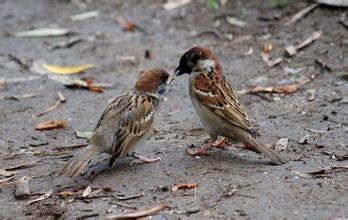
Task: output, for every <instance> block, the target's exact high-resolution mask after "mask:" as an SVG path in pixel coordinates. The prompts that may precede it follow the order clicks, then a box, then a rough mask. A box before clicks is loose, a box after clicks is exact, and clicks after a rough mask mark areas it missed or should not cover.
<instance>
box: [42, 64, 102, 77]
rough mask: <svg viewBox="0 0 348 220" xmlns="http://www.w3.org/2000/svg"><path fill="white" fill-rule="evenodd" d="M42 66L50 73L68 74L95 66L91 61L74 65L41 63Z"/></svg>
mask: <svg viewBox="0 0 348 220" xmlns="http://www.w3.org/2000/svg"><path fill="white" fill-rule="evenodd" d="M42 67H43V68H44V69H46V70H47V71H48V72H50V73H54V74H59V75H68V74H75V73H82V72H84V71H86V70H88V69H91V68H93V67H95V65H94V64H91V63H87V64H81V65H76V66H54V65H48V64H46V63H43V64H42Z"/></svg>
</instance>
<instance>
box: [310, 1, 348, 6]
mask: <svg viewBox="0 0 348 220" xmlns="http://www.w3.org/2000/svg"><path fill="white" fill-rule="evenodd" d="M316 2H318V3H320V4H325V5H330V6H337V7H348V1H347V0H316Z"/></svg>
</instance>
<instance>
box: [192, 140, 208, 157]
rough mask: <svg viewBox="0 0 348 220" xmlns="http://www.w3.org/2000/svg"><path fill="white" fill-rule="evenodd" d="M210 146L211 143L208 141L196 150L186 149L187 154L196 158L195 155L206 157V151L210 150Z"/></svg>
mask: <svg viewBox="0 0 348 220" xmlns="http://www.w3.org/2000/svg"><path fill="white" fill-rule="evenodd" d="M211 145H212V142H211V141H208V143H205V144H203V145H202V146H200V147H199V148H197V149H191V148H187V153H188V154H190V155H191V156H197V155H207V154H208V152H207V149H208V148H210V147H211Z"/></svg>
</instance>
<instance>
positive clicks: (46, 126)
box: [35, 120, 69, 130]
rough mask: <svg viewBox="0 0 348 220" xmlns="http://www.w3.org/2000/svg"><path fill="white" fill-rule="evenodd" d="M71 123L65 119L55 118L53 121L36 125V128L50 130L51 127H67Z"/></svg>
mask: <svg viewBox="0 0 348 220" xmlns="http://www.w3.org/2000/svg"><path fill="white" fill-rule="evenodd" d="M68 126H69V125H68V123H67V122H66V121H64V120H53V121H45V122H42V123H40V124H38V125H37V126H36V128H35V129H36V130H50V129H59V128H67V127H68Z"/></svg>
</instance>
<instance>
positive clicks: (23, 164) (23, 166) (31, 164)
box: [4, 160, 38, 170]
mask: <svg viewBox="0 0 348 220" xmlns="http://www.w3.org/2000/svg"><path fill="white" fill-rule="evenodd" d="M37 162H38V161H37V160H35V161H31V162H27V163H21V164H17V165H14V166H10V167H7V168H5V169H4V170H16V169H22V168H28V167H32V166H33V165H34V164H36V163H37Z"/></svg>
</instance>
